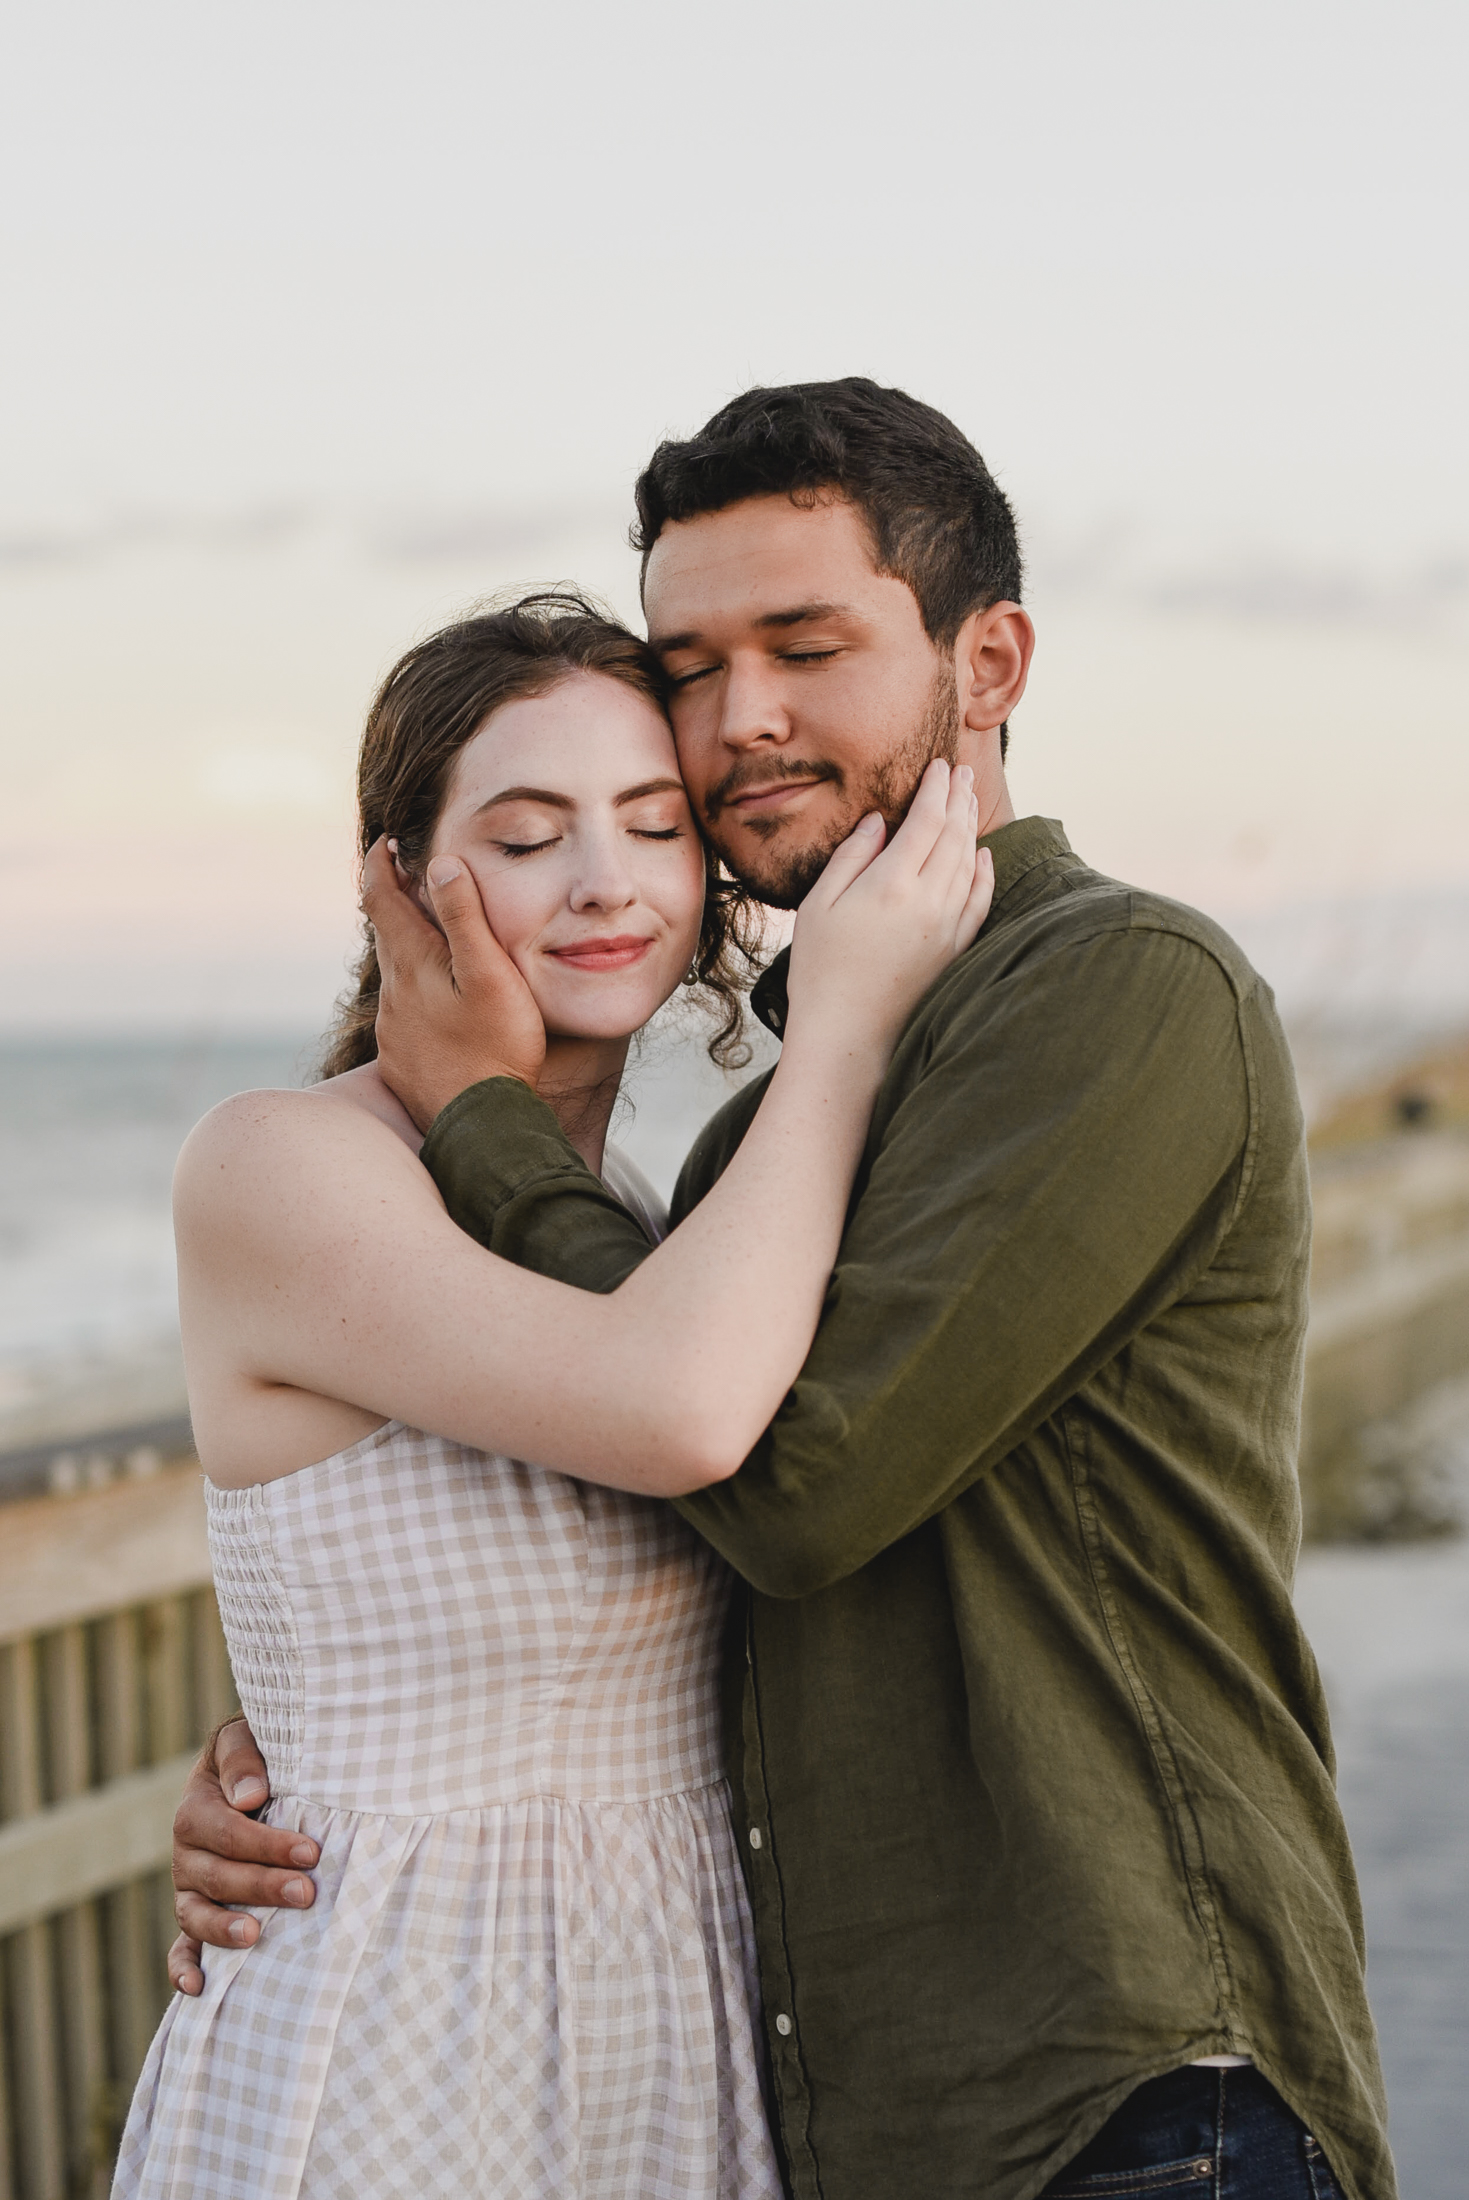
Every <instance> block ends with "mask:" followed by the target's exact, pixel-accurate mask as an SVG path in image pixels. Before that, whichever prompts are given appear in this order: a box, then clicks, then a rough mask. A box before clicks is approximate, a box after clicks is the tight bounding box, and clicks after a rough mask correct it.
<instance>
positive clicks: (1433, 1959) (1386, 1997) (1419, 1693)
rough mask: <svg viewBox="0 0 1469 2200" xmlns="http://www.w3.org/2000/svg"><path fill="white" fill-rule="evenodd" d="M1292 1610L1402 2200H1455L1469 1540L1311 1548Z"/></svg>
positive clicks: (1467, 1842)
mask: <svg viewBox="0 0 1469 2200" xmlns="http://www.w3.org/2000/svg"><path fill="white" fill-rule="evenodd" d="M1297 1602H1298V1605H1299V1608H1300V1611H1301V1615H1302V1618H1303V1619H1304V1621H1305V1624H1306V1628H1307V1631H1308V1632H1309V1634H1310V1636H1311V1639H1312V1641H1313V1643H1314V1644H1315V1646H1316V1653H1317V1656H1318V1658H1319V1659H1320V1662H1321V1669H1322V1672H1323V1674H1324V1676H1325V1680H1326V1685H1327V1690H1328V1693H1329V1694H1330V1697H1331V1701H1332V1708H1333V1714H1334V1719H1335V1727H1336V1739H1337V1749H1338V1754H1339V1758H1340V1765H1341V1794H1342V1802H1343V1805H1344V1807H1345V1810H1346V1815H1347V1822H1348V1825H1349V1826H1350V1829H1351V1834H1352V1840H1353V1843H1354V1846H1355V1848H1356V1853H1357V1863H1358V1867H1359V1869H1360V1872H1361V1876H1362V1894H1363V1901H1364V1905H1365V1908H1366V1913H1367V1937H1368V1950H1369V1957H1368V1960H1369V1982H1370V1986H1371V1991H1372V2000H1373V2006H1374V2008H1375V2010H1376V2013H1377V2022H1378V2026H1379V2029H1380V2031H1381V2034H1382V2049H1383V2059H1384V2062H1385V2064H1386V2067H1387V2083H1388V2095H1389V2101H1390V2104H1391V2116H1392V2139H1393V2148H1394V2152H1395V2153H1396V2155H1397V2161H1398V2173H1399V2177H1400V2180H1401V2184H1402V2191H1403V2200H1463V2196H1464V2193H1465V2191H1466V2190H1469V2170H1466V2163H1469V1540H1464V1541H1456V1542H1450V1543H1440V1544H1429V1545H1420V1546H1417V1547H1413V1548H1402V1549H1381V1548H1378V1549H1362V1550H1317V1551H1311V1552H1308V1553H1307V1554H1306V1556H1305V1558H1304V1559H1303V1561H1302V1565H1301V1578H1300V1586H1299V1591H1298V1597H1297Z"/></svg>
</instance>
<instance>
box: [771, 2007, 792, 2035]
mask: <svg viewBox="0 0 1469 2200" xmlns="http://www.w3.org/2000/svg"><path fill="white" fill-rule="evenodd" d="M775 2029H776V2031H777V2032H779V2034H780V2036H781V2038H782V2039H783V2040H788V2039H789V2038H790V2036H791V2020H790V2018H789V2017H788V2016H787V2015H786V2013H785V2011H784V2010H782V2011H781V2013H780V2015H779V2016H778V2017H777V2018H776V2020H775Z"/></svg>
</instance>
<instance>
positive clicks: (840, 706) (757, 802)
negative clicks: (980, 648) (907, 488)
mask: <svg viewBox="0 0 1469 2200" xmlns="http://www.w3.org/2000/svg"><path fill="white" fill-rule="evenodd" d="M644 602H645V604H646V607H647V614H648V633H649V638H650V639H651V641H652V643H653V646H654V648H655V649H656V650H657V651H658V652H659V654H660V655H661V657H662V659H663V662H664V664H665V665H666V666H667V668H668V673H669V676H670V678H671V680H672V682H673V730H674V736H675V738H676V740H677V742H678V759H679V767H680V769H681V770H682V772H683V776H684V780H685V783H686V785H687V787H688V790H689V795H690V798H691V800H692V801H693V804H694V807H695V809H696V810H697V811H698V813H699V815H700V817H701V818H702V820H703V822H704V825H705V828H706V830H707V831H708V834H709V837H710V839H711V840H712V841H713V843H714V845H715V847H716V848H717V849H718V851H719V853H720V855H721V856H722V857H723V859H724V861H725V862H726V863H727V864H728V866H729V868H730V870H731V871H733V872H734V874H735V876H736V877H737V878H739V879H740V880H742V881H743V882H744V884H745V885H747V886H749V887H750V888H751V889H752V891H753V892H755V893H756V894H758V895H759V897H760V899H761V900H762V901H766V902H770V903H772V904H773V905H774V906H775V907H776V908H780V909H789V908H794V906H795V904H796V903H797V902H798V901H799V900H800V899H801V897H802V895H803V894H805V893H806V891H807V890H808V888H809V887H810V886H811V885H812V884H813V883H814V881H815V879H816V878H817V876H818V874H819V873H820V871H821V868H822V866H823V864H824V863H825V862H826V859H827V857H828V856H829V855H830V854H831V852H832V850H833V849H834V848H835V847H836V846H837V844H838V842H839V841H841V840H844V839H845V838H846V836H847V834H848V833H849V832H851V830H852V828H853V826H855V825H856V824H857V822H858V820H859V819H860V818H861V817H863V816H864V815H865V814H866V813H867V812H868V811H869V810H880V811H881V812H882V814H883V816H884V817H885V818H887V820H888V821H889V823H890V824H893V823H896V822H897V821H898V820H899V819H900V818H901V817H902V816H903V814H904V812H905V811H906V809H907V807H908V804H909V802H910V800H911V799H912V796H913V793H914V790H915V789H916V787H917V785H918V781H919V779H920V778H921V777H922V774H923V769H924V766H925V765H926V764H927V763H928V762H929V760H930V758H931V757H934V756H946V757H948V758H949V759H950V760H951V761H952V760H953V757H954V754H955V750H956V744H957V740H958V735H959V710H958V701H957V695H956V690H955V682H954V668H953V664H952V662H951V661H950V659H949V658H948V657H947V656H945V655H944V654H943V653H942V652H940V651H939V650H937V649H935V647H934V645H933V643H932V642H931V641H930V640H929V638H928V636H927V634H926V633H925V632H924V628H923V620H922V618H921V616H920V614H919V610H918V600H917V598H916V597H915V596H914V594H913V591H912V590H911V589H910V588H909V587H908V586H907V584H906V582H904V581H899V580H894V579H892V578H891V577H890V576H887V575H884V574H881V573H879V572H878V571H877V570H876V568H875V566H874V564H873V558H872V547H871V543H870V541H869V539H868V536H867V532H866V529H865V528H864V526H863V524H862V521H861V518H860V517H859V515H858V514H857V513H856V512H855V511H854V510H853V508H852V506H851V505H849V504H846V503H842V502H835V501H834V502H823V503H821V504H818V505H816V506H815V508H814V509H812V510H809V511H804V510H801V509H800V508H798V507H797V506H796V505H793V504H792V503H791V502H790V500H789V499H788V498H786V497H783V496H779V497H752V498H750V499H749V500H748V501H747V502H745V503H743V504H734V505H731V506H729V508H728V509H727V510H725V511H723V512H711V513H707V514H705V515H704V516H703V517H701V518H699V519H693V520H688V521H685V522H682V523H680V524H678V525H675V526H669V527H665V528H664V530H663V532H662V534H660V535H659V537H658V540H657V542H656V543H655V544H654V546H653V551H652V555H651V556H650V558H649V560H648V572H647V580H646V584H645V588H644Z"/></svg>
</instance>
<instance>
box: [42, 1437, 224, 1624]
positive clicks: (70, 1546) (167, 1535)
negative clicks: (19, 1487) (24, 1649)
mask: <svg viewBox="0 0 1469 2200" xmlns="http://www.w3.org/2000/svg"><path fill="white" fill-rule="evenodd" d="M209 1578H210V1569H209V1541H208V1537H207V1535H206V1533H205V1527H204V1494H203V1490H202V1488H201V1485H200V1476H199V1469H198V1468H197V1466H187V1467H179V1468H170V1469H168V1470H167V1471H166V1472H164V1473H162V1474H158V1475H154V1476H153V1477H152V1478H151V1480H148V1481H145V1482H116V1483H113V1484H112V1486H111V1487H110V1488H108V1489H105V1490H89V1491H87V1492H86V1493H85V1494H84V1495H82V1496H80V1497H36V1498H29V1499H27V1500H26V1501H25V1502H24V1503H22V1504H19V1505H7V1506H6V1507H5V1509H4V1534H3V1536H0V1642H10V1641H14V1640H15V1639H16V1638H17V1637H19V1636H21V1635H33V1634H39V1633H41V1632H42V1631H43V1630H44V1629H46V1628H49V1627H65V1626H68V1625H69V1624H70V1623H71V1622H72V1621H74V1620H80V1619H90V1618H93V1617H95V1616H96V1615H97V1614H99V1613H102V1612H111V1611H116V1610H117V1608H118V1607H119V1606H120V1605H125V1604H144V1603H147V1602H149V1601H151V1600H152V1599H154V1598H157V1597H171V1596H181V1595H185V1594H187V1593H188V1592H189V1591H190V1590H193V1589H198V1588H201V1587H202V1586H203V1585H204V1583H206V1582H207V1581H208V1580H209Z"/></svg>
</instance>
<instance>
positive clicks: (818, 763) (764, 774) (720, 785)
mask: <svg viewBox="0 0 1469 2200" xmlns="http://www.w3.org/2000/svg"><path fill="white" fill-rule="evenodd" d="M843 778H844V774H843V772H842V768H841V766H840V765H839V764H831V763H827V762H826V761H824V760H820V759H809V760H796V759H793V758H790V757H785V756H771V757H766V758H765V759H764V760H763V761H761V762H759V763H757V762H755V761H754V760H753V759H751V760H747V761H745V762H743V763H739V764H732V765H731V766H730V768H729V770H728V771H727V772H726V773H725V775H724V777H723V779H721V780H719V781H718V782H717V783H716V784H715V785H714V786H713V787H711V788H710V790H709V792H708V794H706V795H705V797H704V800H703V803H702V804H701V807H702V809H703V812H704V816H705V818H706V820H707V821H708V823H709V824H711V825H712V824H713V823H714V821H715V819H716V818H717V817H718V815H719V813H720V811H721V810H722V809H724V808H725V807H726V806H727V804H729V803H731V802H734V801H737V800H738V798H739V797H740V796H741V795H742V794H747V793H748V792H749V790H750V789H751V788H752V787H770V786H773V785H774V784H775V782H776V781H777V780H780V779H829V780H830V781H831V783H832V784H833V786H836V787H840V786H841V784H842V781H843Z"/></svg>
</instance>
